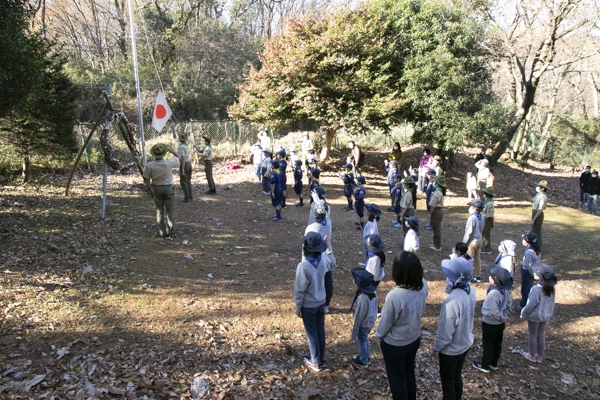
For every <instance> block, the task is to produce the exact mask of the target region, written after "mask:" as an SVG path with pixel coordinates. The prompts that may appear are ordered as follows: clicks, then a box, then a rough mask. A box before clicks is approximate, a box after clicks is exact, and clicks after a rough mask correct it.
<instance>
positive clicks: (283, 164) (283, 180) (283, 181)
mask: <svg viewBox="0 0 600 400" xmlns="http://www.w3.org/2000/svg"><path fill="white" fill-rule="evenodd" d="M286 157H287V155H286V153H285V149H284V148H283V147H282V148H281V149H279V151H278V152H277V160H279V165H280V167H279V177H280V182H279V184H280V185H281V208H287V206H286V205H285V199H286V197H287V187H286V185H287V175H286V174H287V161H286V160H285V158H286Z"/></svg>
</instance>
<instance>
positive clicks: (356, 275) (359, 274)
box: [352, 268, 377, 294]
mask: <svg viewBox="0 0 600 400" xmlns="http://www.w3.org/2000/svg"><path fill="white" fill-rule="evenodd" d="M373 280H374V277H373V274H372V273H370V272H369V271H367V270H366V269H364V268H352V281H353V282H354V283H356V285H357V286H358V287H359V288H360V290H362V291H363V292H364V293H366V294H371V293H375V290H376V289H377V288H376V287H375V285H374V284H373Z"/></svg>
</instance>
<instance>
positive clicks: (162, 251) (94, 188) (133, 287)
mask: <svg viewBox="0 0 600 400" xmlns="http://www.w3.org/2000/svg"><path fill="white" fill-rule="evenodd" d="M419 152H420V150H419V149H418V148H412V149H410V150H408V151H407V152H406V153H405V154H406V155H405V160H406V163H407V164H408V163H409V162H411V161H412V162H413V164H414V163H416V160H417V157H418V155H419ZM384 156H385V154H383V153H378V152H367V157H368V158H367V160H368V162H369V163H370V166H369V167H367V168H366V171H365V176H366V179H367V185H366V188H367V203H368V202H371V201H372V202H375V203H377V204H379V205H380V207H381V208H382V209H385V208H387V207H388V204H389V200H388V197H387V187H386V185H385V175H384V174H385V173H384V171H383V159H384ZM332 163H333V164H336V165H340V163H341V162H340V158H338V159H334V160H333V162H332ZM226 165H227V161H223V160H221V161H219V162H217V163H216V165H215V180H216V181H217V189H218V193H217V195H215V196H207V195H204V194H203V193H204V189H205V187H204V181H203V178H204V177H203V174H202V171H201V169H199V168H196V171H195V175H194V178H193V183H194V184H195V185H196V186H195V192H196V193H197V194H196V199H195V201H194V202H193V203H190V204H183V203H179V202H178V203H177V204H176V220H177V223H178V228H177V230H178V235H177V237H176V239H175V240H173V241H167V240H162V239H159V238H157V237H156V228H155V227H154V226H153V224H154V210H153V203H152V201H151V200H150V199H147V198H144V197H143V196H142V193H141V191H140V190H139V186H138V184H139V179H138V178H137V177H131V176H123V177H119V176H110V178H109V183H110V192H109V193H110V197H109V200H110V202H109V204H108V208H107V217H108V218H107V219H106V220H104V221H101V220H99V219H98V208H99V197H98V196H99V188H100V183H101V178H100V177H99V176H97V175H90V176H87V177H84V176H83V174H82V175H81V176H80V177H79V180H78V181H76V182H75V184H74V185H73V194H72V197H70V198H64V197H62V192H63V187H64V183H65V181H64V177H60V176H56V177H53V178H51V180H49V181H51V182H52V185H50V184H43V185H40V186H39V187H35V186H31V187H24V188H19V187H16V188H6V187H5V188H4V189H3V190H2V192H1V194H2V197H1V200H0V216H1V218H2V219H1V224H0V235H1V248H2V250H1V252H0V253H1V254H2V266H1V268H0V306H1V308H2V310H3V314H2V319H1V322H0V334H1V336H0V343H1V344H2V350H0V372H1V373H2V378H1V380H0V387H1V388H2V389H1V390H0V394H1V396H2V397H3V398H17V397H18V396H22V397H31V398H51V396H55V397H54V398H90V397H94V396H95V397H97V398H120V397H122V396H124V395H125V396H127V397H128V398H178V397H179V398H185V397H189V396H191V394H190V385H192V383H193V382H194V381H195V382H196V387H197V388H198V390H200V391H201V392H202V388H205V389H206V394H205V398H227V399H234V398H261V399H263V398H305V399H307V398H330V399H341V398H348V399H352V398H373V399H377V398H389V397H390V395H389V392H388V391H387V380H386V375H385V369H384V366H383V361H382V359H381V354H380V353H379V351H378V350H376V349H375V347H376V346H372V353H373V362H372V364H371V366H370V368H369V370H366V371H365V370H354V369H353V368H352V367H351V366H350V359H351V358H352V357H353V356H354V355H355V354H356V353H357V348H356V347H357V346H356V344H355V343H351V342H350V340H349V336H350V331H351V326H352V315H351V314H348V313H347V311H348V307H349V305H350V302H351V300H352V295H353V288H352V282H351V275H350V270H351V269H352V268H354V267H355V266H357V265H358V263H359V262H361V261H362V260H363V257H364V255H363V253H362V248H361V247H360V245H359V243H360V237H361V233H362V232H360V231H359V230H356V229H355V227H356V225H355V222H356V221H357V216H356V214H355V213H350V212H344V211H343V207H344V206H345V199H344V197H343V194H342V186H341V181H340V180H339V179H338V178H337V176H336V172H335V171H333V170H332V169H326V170H325V171H324V173H323V179H322V180H321V184H322V185H323V186H324V187H325V188H326V189H327V197H328V201H329V203H330V204H331V205H332V220H333V243H332V245H333V248H334V251H335V255H336V258H337V260H338V268H337V269H336V270H335V272H334V285H335V292H334V298H333V300H332V307H331V308H332V313H331V314H330V315H329V316H328V317H327V319H326V332H327V346H328V349H327V355H328V356H327V357H328V365H329V370H328V371H326V372H323V373H321V374H318V375H317V374H311V373H310V372H308V371H307V370H306V369H305V368H304V367H303V366H302V362H301V360H302V358H303V357H304V356H305V355H306V354H307V353H308V348H307V345H306V338H305V335H304V330H303V327H302V323H301V320H299V319H298V318H297V317H295V315H294V304H293V294H292V286H293V281H294V276H295V267H296V265H297V263H298V262H299V256H300V238H301V236H302V233H303V232H304V228H305V226H306V221H307V218H308V208H307V207H305V208H296V207H294V204H295V203H296V200H295V198H294V196H293V190H291V188H289V189H290V190H288V195H289V197H288V208H287V209H285V210H283V217H284V221H283V222H282V223H276V222H273V221H271V216H272V215H273V209H272V207H271V205H270V201H269V199H268V197H267V196H264V195H262V194H261V193H260V188H259V187H258V186H255V185H253V184H252V181H253V177H252V169H251V167H250V166H242V168H241V169H238V170H230V169H227V168H226ZM469 166H470V161H469V159H468V158H467V157H463V156H458V157H457V161H456V166H455V168H454V169H453V171H451V172H450V173H449V174H448V182H449V185H448V196H447V198H446V200H445V202H446V212H445V216H444V222H443V242H442V247H443V251H442V252H441V253H435V252H433V251H430V250H428V249H427V247H428V246H429V244H431V243H432V240H431V235H430V232H429V231H425V230H422V231H421V245H422V248H424V249H425V250H423V252H422V253H421V255H420V257H421V260H422V262H423V265H424V267H425V269H426V273H425V277H426V279H427V281H428V283H429V293H430V294H429V297H428V299H427V309H426V315H425V318H424V320H423V341H422V345H421V350H420V351H419V353H418V367H417V379H418V393H419V394H418V396H419V398H423V399H425V398H431V399H439V398H441V386H440V383H439V373H438V365H437V362H435V361H434V360H433V358H432V356H431V354H430V348H431V345H432V342H433V338H434V336H435V331H436V329H437V316H438V314H439V305H440V304H441V302H442V301H443V299H444V296H445V295H444V292H443V289H444V277H443V275H442V273H441V270H440V268H439V265H440V262H441V260H442V259H444V258H447V257H448V254H449V253H450V250H451V248H452V246H453V245H454V243H455V242H457V241H460V240H461V238H462V234H463V231H464V223H465V221H466V218H467V216H468V214H467V206H466V205H465V203H466V200H465V197H464V196H465V192H466V190H464V189H463V188H464V184H463V183H462V179H463V176H464V175H466V168H469ZM380 167H381V168H380ZM540 167H541V166H540ZM496 176H497V181H496V183H497V185H496V192H497V193H498V196H497V199H496V221H497V222H496V228H495V229H494V230H493V231H492V242H493V244H494V248H495V246H497V244H498V242H499V241H500V240H502V239H512V240H514V241H515V242H517V243H520V235H521V234H522V233H523V232H524V231H525V230H526V229H527V228H528V225H527V221H528V220H529V218H530V209H529V207H530V205H529V204H530V202H529V199H528V198H527V197H526V195H525V194H524V193H523V192H522V186H524V185H525V186H528V187H532V186H533V185H534V184H535V182H537V181H538V180H540V179H541V177H542V176H543V178H544V179H547V180H548V181H549V183H550V186H551V191H550V202H551V206H550V208H549V211H548V212H547V215H546V221H545V222H544V242H545V243H546V245H545V246H546V247H545V249H544V253H543V258H544V260H545V262H546V263H548V264H551V265H554V266H555V267H556V270H557V274H558V277H559V279H560V283H559V285H558V286H557V307H556V313H555V315H554V317H553V319H552V320H551V322H550V324H549V327H548V331H547V336H548V338H547V345H548V349H547V355H548V358H547V359H546V361H545V362H544V363H543V364H534V365H532V364H529V362H528V361H526V360H525V359H524V358H523V357H522V356H520V355H519V354H518V353H517V352H518V351H519V350H520V349H524V348H526V341H527V325H526V323H524V322H521V321H518V317H517V315H516V314H513V318H512V319H513V322H514V323H513V324H512V325H511V326H509V327H508V328H507V330H506V333H505V342H504V348H503V356H502V358H501V361H500V370H499V371H497V372H492V373H491V374H487V375H484V374H482V373H479V372H478V371H476V370H474V369H473V368H471V367H470V361H471V360H473V359H475V358H477V357H479V356H480V355H481V329H480V320H481V307H480V305H481V302H482V301H483V299H484V297H485V289H486V285H484V284H478V285H476V290H477V299H478V307H477V310H476V327H475V336H476V341H475V345H474V346H473V349H472V350H471V353H470V354H469V357H468V360H469V365H467V366H465V369H464V374H463V375H464V379H465V398H473V399H478V398H483V397H486V398H503V399H504V398H515V399H520V398H522V399H531V398H537V399H542V398H559V399H562V398H570V397H574V398H590V399H592V398H595V399H596V398H600V395H599V393H600V356H599V354H600V352H599V350H600V349H599V347H600V346H599V339H600V337H599V336H598V332H599V331H600V316H599V311H598V310H599V309H600V308H599V305H600V302H599V301H598V298H599V296H600V270H599V269H598V266H599V265H598V258H599V252H598V246H597V244H598V242H599V239H600V234H599V230H598V227H600V223H599V222H600V219H598V218H597V217H590V216H589V215H587V214H584V213H582V212H581V211H580V210H578V209H577V208H576V201H577V196H578V192H577V177H578V176H575V175H573V174H571V173H569V172H564V171H563V172H561V171H552V172H548V171H545V170H543V169H535V168H534V169H529V170H526V171H520V170H517V169H514V168H510V167H508V166H501V167H499V168H497V171H496ZM175 181H176V182H177V178H175ZM176 196H177V199H178V200H180V199H181V198H182V196H181V192H177V194H176ZM305 197H306V196H305ZM424 205H425V204H424V200H422V199H420V200H419V203H418V212H417V217H418V218H419V219H420V221H421V224H422V226H423V225H424V224H425V222H426V221H425V218H424V217H425V212H424V211H423V209H424ZM392 219H393V214H392V213H388V212H384V214H383V216H382V218H381V220H380V222H379V230H380V234H381V237H382V239H383V240H384V241H385V243H386V244H387V247H388V254H386V255H387V257H388V260H390V261H388V263H387V271H386V272H387V277H386V279H385V281H384V282H382V284H381V286H380V290H379V296H380V299H381V300H380V302H381V303H383V301H384V300H383V299H384V298H385V295H386V294H387V292H388V291H389V290H391V289H392V288H393V284H392V282H391V281H390V280H389V273H390V265H391V263H390V262H391V260H392V259H393V257H394V256H395V255H396V254H398V252H399V250H400V249H399V248H398V244H399V241H400V237H399V230H398V229H395V228H393V227H392V225H391V221H392ZM522 254H523V249H522V247H520V248H519V252H518V259H519V260H520V258H521V257H522ZM494 257H495V254H493V255H489V256H487V255H484V256H483V264H484V265H487V264H491V263H492V262H493V260H494ZM209 275H210V277H211V278H209ZM517 275H518V274H517ZM486 278H487V276H486ZM519 286H520V277H519V276H515V287H516V289H515V290H513V299H515V298H517V297H518V290H519ZM372 343H374V341H373V340H372ZM42 375H43V377H42ZM36 379H39V382H35V380H36ZM144 396H147V397H144Z"/></svg>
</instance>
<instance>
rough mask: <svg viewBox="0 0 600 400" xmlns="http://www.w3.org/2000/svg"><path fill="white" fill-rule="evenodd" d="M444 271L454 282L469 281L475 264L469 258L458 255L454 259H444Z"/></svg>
mask: <svg viewBox="0 0 600 400" xmlns="http://www.w3.org/2000/svg"><path fill="white" fill-rule="evenodd" d="M442 272H443V273H444V275H446V277H447V278H448V279H449V280H450V281H451V282H453V283H469V282H470V281H471V277H472V273H473V266H472V265H471V263H470V262H469V260H467V259H465V258H463V257H456V258H453V259H452V260H443V261H442Z"/></svg>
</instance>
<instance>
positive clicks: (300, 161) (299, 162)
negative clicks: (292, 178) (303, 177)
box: [294, 159, 302, 165]
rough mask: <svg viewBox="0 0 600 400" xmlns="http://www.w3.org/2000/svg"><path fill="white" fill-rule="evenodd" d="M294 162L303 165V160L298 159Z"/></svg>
mask: <svg viewBox="0 0 600 400" xmlns="http://www.w3.org/2000/svg"><path fill="white" fill-rule="evenodd" d="M294 164H296V165H302V160H300V159H297V160H296V161H294Z"/></svg>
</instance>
